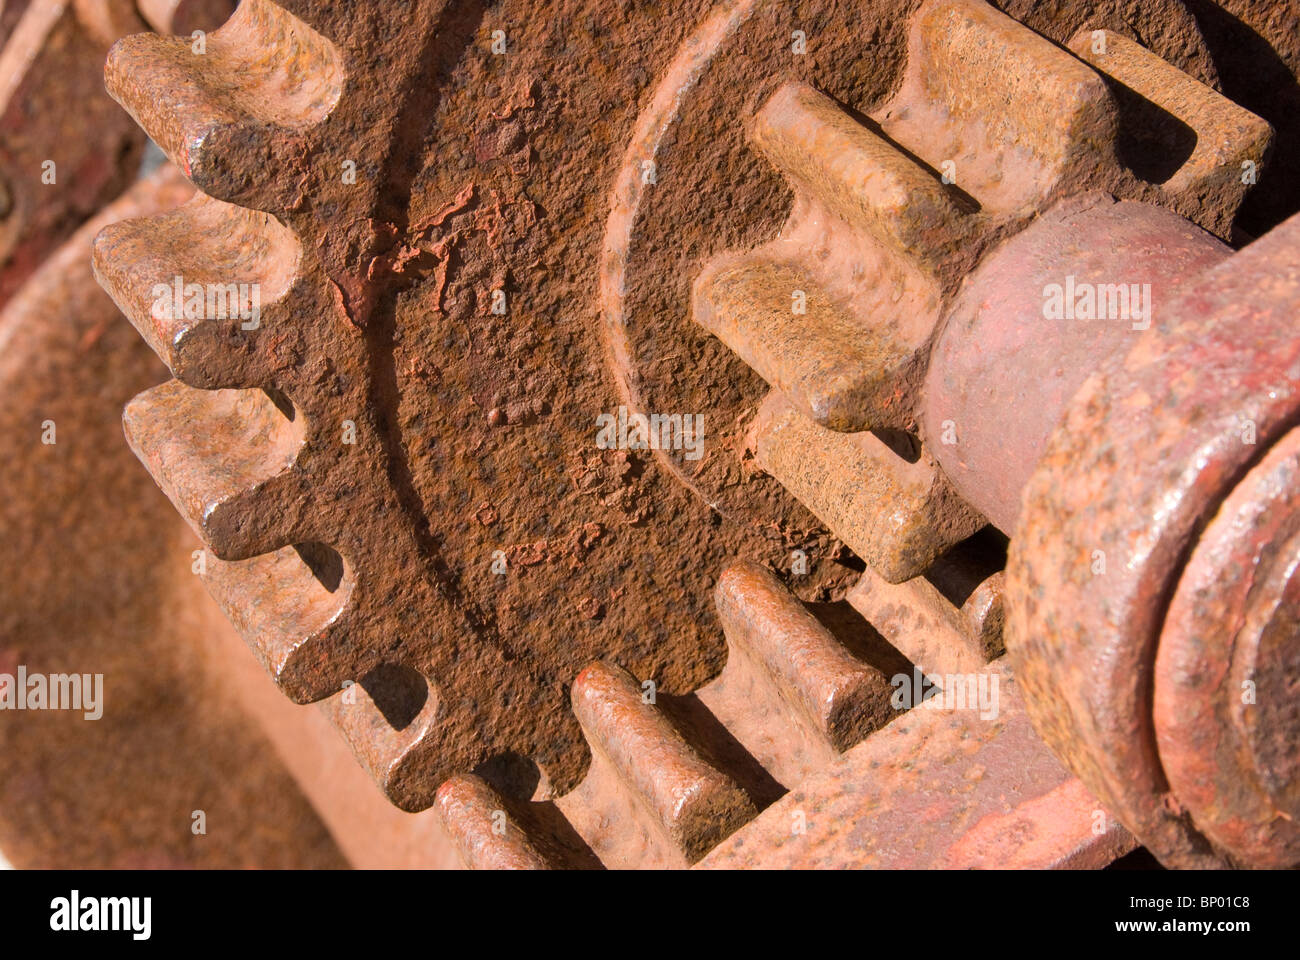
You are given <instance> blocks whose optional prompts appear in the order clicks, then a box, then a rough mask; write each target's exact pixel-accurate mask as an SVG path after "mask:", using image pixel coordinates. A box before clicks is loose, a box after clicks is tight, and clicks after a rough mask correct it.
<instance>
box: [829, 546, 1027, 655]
mask: <svg viewBox="0 0 1300 960" xmlns="http://www.w3.org/2000/svg"><path fill="white" fill-rule="evenodd" d="M1000 576H1001V575H1000V574H999V577H1000ZM844 599H845V600H847V601H848V602H849V603H850V604H852V606H853V608H854V609H855V610H857V611H858V612H859V613H861V614H862V616H863V617H864V618H866V620H867V621H868V622H869V623H870V624H871V625H872V626H873V627H875V628H876V629H877V630H879V631H880V633H881V635H882V636H884V638H885V639H886V640H888V641H889V642H890V643H891V644H893V646H894V648H895V649H897V650H898V651H900V652H901V653H902V654H903V655H904V656H905V657H907V658H908V659H909V660H911V661H912V663H914V664H916V665H917V666H918V667H921V668H922V669H923V670H925V671H926V672H927V673H931V672H932V673H936V674H958V673H979V672H980V671H981V670H985V669H987V668H988V664H989V661H990V660H992V659H993V657H994V656H996V655H1000V654H1001V653H1003V652H1004V648H1002V644H1001V632H1000V631H999V632H998V635H997V641H996V642H997V647H998V649H996V650H990V649H989V646H990V644H989V643H988V642H987V640H988V638H986V637H985V636H984V635H982V634H983V631H982V630H981V629H980V628H979V627H977V626H976V625H975V624H972V623H971V622H970V621H969V620H968V619H967V615H966V611H965V609H964V608H962V607H957V606H954V605H953V604H952V603H950V602H949V601H948V599H947V598H946V597H944V596H943V595H942V594H941V593H940V592H939V591H938V590H937V589H936V588H935V587H934V585H933V584H932V583H931V582H930V581H929V580H927V579H925V578H924V577H914V578H913V579H911V580H907V581H904V582H903V583H889V582H888V581H887V580H885V579H884V578H883V577H881V576H880V575H879V574H878V573H876V572H875V571H873V570H871V569H870V568H868V569H866V570H864V571H863V572H862V578H861V579H860V580H859V581H858V582H857V583H856V584H855V585H854V586H853V587H852V588H850V590H849V592H848V593H847V594H845V596H844ZM900 610H906V611H907V615H906V616H905V617H903V616H899V615H898V611H900ZM991 654H992V655H991Z"/></svg>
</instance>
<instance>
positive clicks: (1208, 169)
mask: <svg viewBox="0 0 1300 960" xmlns="http://www.w3.org/2000/svg"><path fill="white" fill-rule="evenodd" d="M1095 33H1096V34H1099V37H1098V38H1094V31H1091V30H1080V31H1079V32H1078V33H1077V34H1075V36H1074V37H1073V39H1071V40H1070V43H1069V47H1070V49H1071V50H1073V51H1074V52H1075V53H1076V54H1078V55H1079V56H1080V57H1081V58H1082V59H1084V60H1086V61H1087V62H1088V63H1090V64H1091V65H1092V66H1093V67H1094V68H1095V69H1096V70H1097V71H1099V72H1100V73H1102V74H1103V75H1105V76H1107V77H1109V78H1110V79H1111V80H1113V81H1115V82H1116V83H1118V84H1120V85H1121V86H1122V87H1123V88H1125V89H1126V90H1128V91H1131V92H1132V93H1134V94H1137V95H1138V96H1140V97H1142V98H1143V99H1145V100H1147V101H1149V102H1150V103H1153V104H1155V105H1156V106H1157V107H1159V108H1161V109H1162V110H1164V111H1166V112H1168V113H1169V114H1172V115H1173V116H1175V117H1177V118H1178V120H1180V121H1182V122H1183V123H1184V124H1186V125H1187V126H1188V127H1190V128H1191V130H1192V132H1193V133H1194V134H1195V135H1196V142H1195V146H1194V147H1193V148H1192V151H1191V154H1190V155H1189V156H1188V157H1187V159H1186V160H1185V161H1184V162H1183V164H1182V165H1181V166H1180V167H1179V168H1178V169H1177V170H1176V171H1174V172H1173V174H1172V176H1170V177H1169V179H1167V180H1165V181H1164V182H1163V183H1162V184H1161V189H1162V191H1163V193H1164V194H1165V195H1166V196H1167V197H1169V198H1170V199H1171V200H1172V201H1174V205H1175V206H1177V205H1178V203H1177V201H1179V200H1181V199H1184V198H1186V199H1188V200H1189V201H1194V202H1192V203H1190V204H1189V205H1188V206H1187V210H1186V211H1185V213H1184V215H1185V216H1188V217H1189V218H1190V219H1192V220H1193V221H1195V222H1196V223H1199V224H1200V225H1201V226H1203V227H1205V228H1206V229H1207V230H1211V231H1212V232H1215V233H1218V234H1219V235H1221V236H1222V235H1225V234H1226V233H1227V230H1228V228H1229V227H1230V225H1231V221H1232V218H1233V216H1235V214H1236V211H1237V207H1238V206H1239V205H1240V204H1241V201H1242V199H1243V198H1244V197H1245V195H1246V191H1247V190H1248V189H1249V186H1250V180H1249V178H1247V177H1244V176H1243V170H1242V168H1243V165H1244V164H1247V163H1252V164H1254V165H1255V166H1256V167H1259V166H1262V164H1263V162H1264V154H1265V153H1266V152H1267V150H1268V147H1269V144H1270V143H1271V142H1272V139H1273V128H1272V127H1271V126H1270V125H1269V124H1268V121H1266V120H1264V119H1263V118H1261V117H1257V116H1256V115H1255V114H1253V113H1251V112H1250V111H1249V110H1247V109H1245V108H1244V107H1241V106H1238V105H1237V104H1235V103H1233V102H1232V101H1231V100H1229V99H1228V98H1227V97H1225V96H1223V95H1222V94H1220V93H1218V92H1217V91H1215V90H1213V89H1211V88H1210V87H1207V86H1206V85H1205V84H1203V83H1201V82H1200V81H1199V80H1196V79H1195V78H1193V77H1189V76H1188V75H1187V74H1186V73H1184V72H1183V71H1182V70H1179V69H1178V68H1177V67H1175V66H1174V65H1173V64H1171V63H1168V62H1167V61H1165V60H1164V59H1162V58H1161V57H1159V56H1157V55H1156V54H1154V53H1152V52H1151V51H1150V50H1148V49H1146V47H1143V46H1142V45H1140V44H1138V43H1135V42H1133V41H1132V40H1130V39H1128V38H1127V37H1124V36H1121V35H1119V34H1117V33H1113V32H1111V31H1110V30H1098V31H1095ZM1096 39H1100V41H1101V43H1100V44H1097V43H1096V42H1095V41H1096ZM1211 189H1212V190H1213V191H1214V192H1215V193H1216V194H1219V193H1222V192H1223V191H1225V190H1226V191H1227V200H1228V202H1227V203H1226V204H1225V205H1224V207H1223V208H1219V207H1212V208H1209V209H1206V208H1205V205H1204V204H1202V203H1201V202H1200V200H1201V197H1202V196H1204V195H1205V194H1206V193H1207V192H1209V191H1210V190H1211ZM1180 212H1182V211H1180Z"/></svg>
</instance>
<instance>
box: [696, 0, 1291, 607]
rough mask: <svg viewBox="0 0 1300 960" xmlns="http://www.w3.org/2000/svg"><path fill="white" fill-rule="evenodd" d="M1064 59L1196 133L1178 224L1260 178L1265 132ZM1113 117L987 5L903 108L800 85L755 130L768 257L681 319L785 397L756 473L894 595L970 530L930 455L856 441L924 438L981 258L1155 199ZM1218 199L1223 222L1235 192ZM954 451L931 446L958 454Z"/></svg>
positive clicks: (959, 30) (926, 26)
mask: <svg viewBox="0 0 1300 960" xmlns="http://www.w3.org/2000/svg"><path fill="white" fill-rule="evenodd" d="M1085 40H1086V41H1087V43H1086V44H1085V43H1084V41H1085ZM1103 41H1104V44H1103V46H1104V49H1105V51H1106V52H1105V53H1104V54H1094V53H1093V52H1092V50H1093V46H1092V44H1094V43H1096V44H1102V42H1103ZM1074 47H1075V49H1076V50H1077V51H1078V52H1079V53H1080V55H1081V56H1085V57H1087V58H1088V59H1090V60H1091V61H1093V63H1094V64H1096V65H1098V67H1099V69H1101V70H1103V71H1105V72H1106V73H1107V74H1108V75H1109V76H1110V77H1111V78H1112V81H1113V82H1118V83H1120V84H1131V85H1132V86H1133V87H1134V89H1136V90H1138V91H1139V92H1141V93H1143V94H1144V95H1148V96H1150V97H1151V98H1152V100H1154V101H1155V102H1156V103H1158V104H1163V105H1165V106H1167V107H1169V108H1170V109H1171V110H1173V111H1174V112H1176V113H1177V114H1178V116H1180V117H1186V118H1187V119H1188V122H1189V123H1190V124H1191V125H1192V126H1193V129H1194V130H1195V131H1196V133H1197V135H1198V137H1199V138H1200V140H1198V146H1197V148H1196V150H1195V151H1194V152H1193V153H1192V155H1191V157H1190V159H1189V160H1188V161H1187V163H1186V164H1185V165H1184V166H1183V167H1182V168H1181V169H1180V171H1179V172H1178V174H1177V175H1176V176H1175V177H1174V178H1173V179H1172V180H1170V182H1169V183H1168V184H1166V185H1165V186H1164V187H1163V188H1162V189H1163V190H1164V191H1165V195H1166V199H1168V200H1170V202H1171V205H1174V206H1178V205H1179V204H1178V202H1177V201H1179V200H1180V198H1183V197H1184V196H1186V195H1188V194H1198V193H1199V192H1203V191H1204V189H1208V188H1209V187H1210V186H1213V187H1214V188H1215V189H1218V188H1219V187H1220V186H1221V183H1220V181H1222V180H1223V178H1224V177H1226V176H1229V175H1232V176H1235V175H1236V174H1237V172H1238V169H1237V168H1238V167H1239V166H1240V162H1244V161H1245V160H1250V159H1255V160H1259V159H1262V156H1263V153H1264V150H1265V149H1266V146H1267V143H1268V140H1269V136H1270V131H1269V128H1268V125H1267V124H1266V123H1264V122H1263V121H1262V120H1260V119H1259V118H1257V117H1254V116H1253V115H1251V114H1249V113H1247V112H1246V111H1244V110H1242V109H1241V108H1240V107H1237V106H1236V105H1235V104H1232V103H1230V102H1229V101H1227V100H1225V99H1224V98H1223V97H1221V96H1219V95H1218V94H1216V93H1214V91H1212V90H1210V89H1209V88H1207V87H1205V86H1203V85H1202V84H1199V83H1197V82H1196V81H1195V80H1193V79H1191V78H1190V77H1187V76H1186V75H1185V74H1183V73H1182V72H1181V71H1179V70H1177V69H1176V68H1174V67H1172V66H1170V65H1169V64H1167V63H1165V62H1164V61H1163V60H1160V59H1159V58H1158V57H1156V56H1154V55H1153V54H1151V53H1149V52H1147V51H1146V50H1144V49H1143V48H1142V47H1140V46H1138V45H1137V44H1134V43H1132V42H1131V41H1127V40H1124V39H1123V38H1121V37H1118V36H1116V35H1114V34H1110V33H1107V32H1105V31H1100V32H1098V34H1094V33H1093V32H1091V31H1088V32H1082V33H1080V34H1079V35H1078V36H1076V38H1075V42H1074ZM972 77H978V78H979V82H972ZM1120 113H1121V111H1120V106H1119V104H1118V103H1117V101H1116V97H1115V95H1114V94H1113V93H1112V90H1111V88H1110V86H1108V82H1107V80H1106V78H1105V77H1103V76H1102V74H1100V73H1098V72H1097V71H1095V70H1094V69H1092V67H1090V66H1089V65H1088V64H1086V63H1084V62H1082V61H1081V60H1079V59H1076V58H1075V57H1074V56H1072V55H1071V54H1070V53H1069V52H1067V51H1065V50H1062V49H1061V48H1059V47H1057V46H1056V45H1055V44H1053V43H1051V42H1050V41H1048V40H1046V39H1044V38H1043V37H1040V36H1038V35H1037V34H1035V33H1034V32H1033V31H1031V30H1029V29H1027V28H1026V27H1024V26H1023V25H1021V24H1020V23H1018V22H1016V21H1015V20H1013V19H1011V18H1010V17H1007V16H1005V15H1004V14H1002V13H1000V12H998V11H997V10H995V9H994V8H993V7H991V6H989V5H988V4H987V3H983V2H981V0H929V2H926V3H924V4H922V6H921V7H920V8H919V9H918V10H917V12H916V14H915V15H914V16H913V18H912V22H911V25H910V28H909V34H908V61H907V67H906V70H905V71H904V75H903V79H902V81H901V83H900V85H899V87H898V90H897V92H896V93H895V94H894V96H893V97H892V98H891V99H890V100H889V101H887V102H886V103H884V104H883V105H882V106H880V107H879V108H878V109H876V110H875V111H874V112H873V113H872V114H871V115H870V116H868V117H857V116H853V115H850V114H849V113H848V112H846V111H845V110H844V109H843V108H841V107H840V105H839V104H837V103H836V102H835V101H833V100H831V99H830V98H829V97H826V96H824V95H823V94H821V93H819V92H817V91H816V90H814V89H813V88H811V87H809V86H807V85H805V84H801V83H791V84H786V85H785V86H783V87H781V88H780V89H779V90H777V92H776V93H775V94H774V95H773V96H772V97H771V98H770V99H769V100H768V101H767V102H766V104H764V106H763V107H762V108H761V109H760V110H759V111H758V113H757V114H756V116H755V117H754V119H753V122H752V123H751V125H750V127H749V131H748V133H749V141H750V144H751V146H752V147H753V148H754V149H755V150H756V151H757V152H758V153H759V154H761V155H762V156H764V157H765V158H766V159H767V160H769V161H770V162H771V163H772V164H773V166H774V167H775V168H776V170H777V171H778V172H779V173H780V174H781V175H782V176H783V178H784V179H785V181H786V182H787V183H788V184H789V186H790V188H791V190H792V192H793V195H794V197H793V203H792V206H791V210H790V213H789V215H788V217H787V219H786V221H785V224H784V225H783V227H782V228H781V231H780V233H779V235H778V236H777V237H776V238H775V239H774V240H772V241H770V242H768V243H765V244H763V245H761V246H759V247H757V248H755V249H753V250H750V251H747V252H734V251H733V252H725V253H722V254H720V255H718V256H716V257H714V258H713V259H712V260H711V261H710V262H709V263H707V264H706V265H705V267H704V269H703V270H702V272H701V273H700V275H699V276H698V277H697V278H696V282H695V285H694V288H693V293H692V311H693V315H694V318H695V320H696V322H697V323H699V324H700V325H701V326H702V327H704V328H705V329H706V330H708V331H709V332H710V333H712V334H714V335H715V336H717V337H718V338H719V339H721V340H722V341H723V342H724V343H725V344H726V345H727V346H728V347H729V348H730V349H731V350H732V351H733V352H734V353H735V354H737V355H738V356H739V357H740V358H741V359H743V360H744V361H745V362H746V363H747V364H748V365H749V366H750V367H751V368H752V369H753V370H754V371H755V372H756V373H758V374H759V375H760V376H761V377H762V378H763V379H764V380H765V381H766V382H767V383H768V384H769V385H770V386H771V387H772V389H773V394H774V395H778V396H775V397H774V398H772V399H769V401H768V402H767V403H766V404H765V405H764V407H763V408H762V412H761V413H760V416H759V418H758V420H757V421H756V424H755V427H754V431H753V434H752V436H753V438H754V444H755V445H754V447H753V449H755V452H756V458H757V462H758V463H759V465H760V466H761V467H763V469H764V470H766V471H767V472H768V473H769V474H771V475H772V476H774V477H776V479H778V480H779V481H780V482H781V483H782V484H783V485H784V486H785V487H786V488H787V489H788V490H789V491H790V492H791V493H793V494H794V495H795V496H796V497H797V498H798V499H800V500H801V501H802V502H803V503H804V505H805V506H807V507H808V508H809V509H810V510H811V511H812V512H813V513H814V514H815V515H816V516H817V517H818V518H820V519H821V520H822V522H823V523H825V524H826V525H827V526H828V527H829V528H830V530H831V531H832V532H834V533H835V534H836V535H837V536H839V537H840V538H841V539H842V540H843V541H844V542H845V543H846V544H848V545H849V546H850V547H851V548H852V549H853V550H854V551H855V552H857V553H858V554H859V555H860V556H862V557H863V558H864V559H865V560H867V562H868V563H869V564H871V566H872V567H873V568H874V569H875V571H876V572H877V573H878V574H879V575H880V576H881V577H882V578H883V579H884V580H885V581H887V582H888V583H891V584H892V583H899V582H901V581H902V580H906V579H908V578H910V577H913V576H916V575H917V574H919V573H921V572H923V571H924V569H925V567H926V565H927V564H928V563H930V562H931V561H933V560H934V558H935V557H937V556H939V555H940V554H942V553H943V552H944V551H945V550H947V549H948V548H950V547H951V546H953V545H954V544H955V543H957V542H958V541H959V540H960V539H962V538H963V537H964V536H967V535H969V534H970V533H972V532H974V530H975V529H977V528H978V526H980V525H981V522H982V519H983V518H980V517H979V516H978V515H977V514H976V513H975V511H973V510H971V509H969V508H966V507H963V506H962V504H961V501H960V498H959V497H957V495H956V494H955V493H954V492H953V490H952V488H951V485H950V484H949V482H948V481H947V480H946V478H945V477H944V475H943V473H942V471H941V470H940V468H939V466H938V464H937V463H936V462H935V461H934V460H933V459H932V458H931V457H930V456H928V455H926V453H925V450H924V449H922V450H921V451H920V456H919V457H914V458H913V462H911V463H904V462H903V460H902V459H901V458H899V457H898V456H896V455H895V453H894V452H893V451H891V450H890V449H889V448H888V447H886V446H885V445H884V444H882V443H880V442H879V440H878V439H877V438H874V437H872V436H870V434H869V433H868V431H891V432H893V431H905V432H908V433H914V432H916V430H917V426H918V424H917V415H916V409H917V398H918V396H920V395H921V386H922V382H923V379H924V376H925V371H926V368H927V366H928V363H929V355H930V347H931V343H932V341H933V338H934V335H935V331H936V329H937V328H938V326H939V323H940V320H941V318H942V317H943V315H944V313H945V310H946V309H947V307H948V305H949V303H950V302H951V300H952V298H953V296H954V293H955V291H956V290H957V288H958V285H959V284H960V281H961V279H962V277H963V276H964V275H965V274H966V273H968V272H969V270H970V269H971V268H972V267H973V264H974V263H975V262H977V261H978V257H979V255H980V251H981V250H983V249H985V248H987V247H988V246H989V245H991V244H993V243H996V242H997V241H998V239H1000V238H1002V237H1005V236H1007V235H1009V234H1010V233H1012V232H1014V231H1015V230H1016V229H1018V228H1019V227H1020V226H1022V225H1023V224H1024V223H1026V222H1028V221H1029V220H1030V219H1032V218H1033V217H1035V216H1037V215H1039V214H1041V213H1042V212H1043V211H1044V210H1045V209H1046V208H1047V207H1048V206H1050V205H1052V204H1054V203H1056V202H1057V201H1059V200H1061V199H1062V198H1063V197H1064V196H1066V194H1067V193H1074V192H1078V191H1080V190H1087V189H1098V188H1104V187H1109V188H1115V189H1123V190H1128V191H1130V192H1136V193H1138V194H1141V195H1153V194H1155V193H1159V189H1161V188H1156V187H1154V186H1151V185H1142V184H1139V183H1138V182H1137V181H1136V180H1135V179H1134V178H1133V176H1132V174H1130V173H1128V172H1126V171H1124V170H1123V169H1122V167H1121V166H1120V163H1119V160H1118V159H1117V156H1116V153H1115V148H1114V144H1115V141H1116V138H1117V135H1118V133H1119V130H1120ZM1220 192H1222V191H1220ZM1229 193H1230V194H1231V196H1229V203H1228V204H1227V205H1228V206H1229V207H1232V209H1233V210H1235V206H1236V203H1237V202H1239V201H1240V199H1241V196H1242V195H1243V191H1242V190H1234V191H1229ZM1202 200H1203V198H1202V197H1200V196H1199V195H1198V196H1197V197H1196V201H1195V204H1194V205H1199V206H1205V204H1203V203H1202ZM1221 212H1222V211H1219V213H1221ZM1214 216H1218V213H1215V214H1214ZM1217 225H1218V226H1219V227H1220V229H1221V230H1222V229H1226V228H1225V226H1224V224H1223V223H1218V224H1217ZM953 429H954V430H955V425H954V426H953ZM946 430H947V428H944V429H941V431H940V435H936V436H931V437H928V440H929V442H932V443H939V442H943V443H956V442H957V440H956V439H955V436H951V437H950V436H946V435H944V434H945V431H946ZM835 432H838V433H841V434H853V435H855V436H853V437H838V438H837V437H836V436H835ZM947 432H952V431H947ZM914 452H915V451H914ZM867 491H870V493H868V492H867ZM880 503H888V504H891V505H892V507H891V509H890V510H889V511H888V512H887V513H885V512H882V511H881V510H879V509H878V508H877V505H878V504H880Z"/></svg>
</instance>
